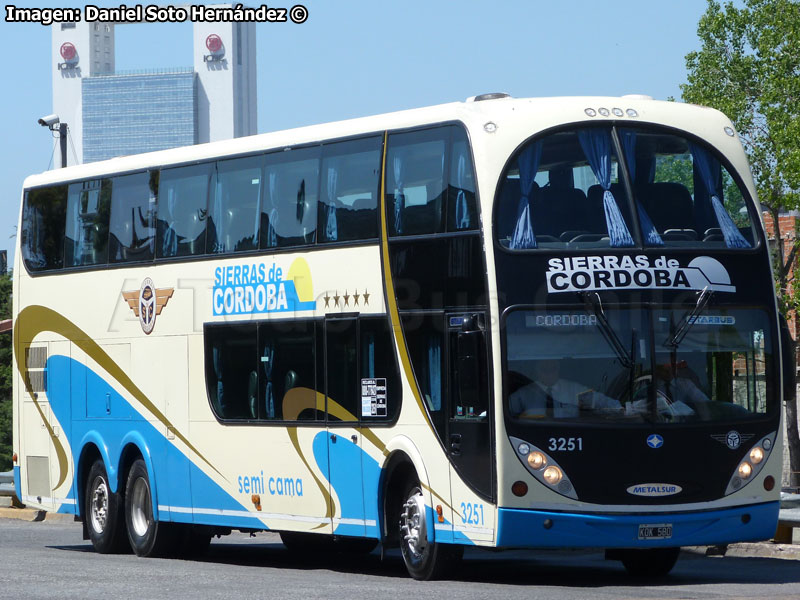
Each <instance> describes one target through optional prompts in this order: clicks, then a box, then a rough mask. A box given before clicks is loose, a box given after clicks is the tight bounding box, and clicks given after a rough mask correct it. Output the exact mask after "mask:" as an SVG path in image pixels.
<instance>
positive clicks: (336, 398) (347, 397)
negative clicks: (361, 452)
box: [325, 319, 361, 421]
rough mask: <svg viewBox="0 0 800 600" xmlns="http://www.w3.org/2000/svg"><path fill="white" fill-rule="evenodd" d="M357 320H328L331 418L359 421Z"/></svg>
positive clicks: (326, 356) (326, 365)
mask: <svg viewBox="0 0 800 600" xmlns="http://www.w3.org/2000/svg"><path fill="white" fill-rule="evenodd" d="M356 323H357V321H356V319H328V320H326V321H325V370H326V374H327V377H326V380H327V394H326V396H327V398H328V406H327V411H328V420H329V421H358V413H359V409H360V408H361V406H360V404H361V402H360V398H359V395H358V391H359V389H360V388H359V385H358V381H357V377H358V371H357V368H358V366H357V365H358V363H357V362H356ZM342 409H343V410H342Z"/></svg>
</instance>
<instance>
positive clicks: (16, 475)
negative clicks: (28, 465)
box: [13, 466, 22, 500]
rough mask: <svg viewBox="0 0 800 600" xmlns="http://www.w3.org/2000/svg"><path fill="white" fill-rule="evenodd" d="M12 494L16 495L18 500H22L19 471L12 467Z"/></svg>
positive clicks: (17, 468)
mask: <svg viewBox="0 0 800 600" xmlns="http://www.w3.org/2000/svg"><path fill="white" fill-rule="evenodd" d="M13 471H14V493H15V494H16V495H17V498H18V499H20V500H21V499H22V478H21V476H20V469H19V467H18V466H17V467H14V469H13Z"/></svg>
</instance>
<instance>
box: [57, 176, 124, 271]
mask: <svg viewBox="0 0 800 600" xmlns="http://www.w3.org/2000/svg"><path fill="white" fill-rule="evenodd" d="M111 187H112V185H111V180H110V179H103V180H98V179H96V180H92V181H83V182H80V183H73V184H71V185H70V186H69V193H68V196H67V223H66V232H65V240H64V263H65V265H66V266H67V267H77V266H83V265H100V264H105V263H107V262H108V220H109V214H110V212H111Z"/></svg>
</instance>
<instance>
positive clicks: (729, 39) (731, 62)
mask: <svg viewBox="0 0 800 600" xmlns="http://www.w3.org/2000/svg"><path fill="white" fill-rule="evenodd" d="M707 1H708V8H707V9H706V12H705V14H703V16H702V17H701V19H700V23H699V24H698V29H697V34H698V37H699V38H700V41H701V43H702V47H701V49H700V50H698V51H696V52H691V53H689V54H688V55H687V56H686V66H687V69H688V76H687V83H686V84H684V85H682V86H681V90H682V92H683V99H684V100H685V101H686V102H693V103H695V104H703V105H706V106H712V107H714V108H717V109H719V110H721V111H722V112H724V113H725V114H726V115H728V117H730V119H731V121H732V122H733V124H734V126H735V127H736V130H737V132H738V135H739V138H740V139H741V141H742V144H743V145H744V148H745V151H746V152H747V155H748V159H749V161H750V167H751V170H752V172H753V177H754V179H755V183H756V188H757V190H758V195H759V200H760V202H761V203H762V204H763V205H764V206H765V207H766V208H767V209H768V210H769V212H770V213H771V214H772V216H773V219H774V220H775V222H776V234H777V235H776V237H777V238H778V239H777V244H776V256H775V267H776V269H775V272H776V275H777V277H778V282H777V285H778V290H779V296H780V297H781V300H782V305H783V307H784V308H785V309H786V310H797V308H798V307H800V296H798V295H793V294H792V291H793V289H792V288H793V287H795V285H794V281H792V267H793V266H794V261H795V257H796V253H797V248H796V247H793V248H791V249H788V248H787V249H786V256H784V244H783V240H782V239H781V236H780V231H779V228H778V227H777V216H778V214H779V212H781V211H785V210H792V209H797V208H800V2H798V0H743V1H742V2H738V3H736V5H734V3H731V2H727V3H725V4H720V3H719V2H717V1H715V0H707ZM726 191H727V190H726ZM726 200H727V199H726ZM726 204H727V201H726Z"/></svg>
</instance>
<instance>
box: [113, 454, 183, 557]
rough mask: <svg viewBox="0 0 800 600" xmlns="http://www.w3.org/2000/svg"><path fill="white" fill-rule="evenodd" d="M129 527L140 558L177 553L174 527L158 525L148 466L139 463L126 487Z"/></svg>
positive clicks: (137, 462) (126, 510)
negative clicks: (154, 511) (154, 514)
mask: <svg viewBox="0 0 800 600" xmlns="http://www.w3.org/2000/svg"><path fill="white" fill-rule="evenodd" d="M125 523H126V525H127V526H128V540H129V541H130V543H131V548H133V551H134V552H135V553H136V555H137V556H164V555H168V554H171V553H173V552H174V551H175V550H176V548H175V546H176V543H177V541H178V540H177V536H176V535H175V533H176V532H175V530H174V528H173V525H172V523H165V522H163V521H156V519H155V517H154V516H153V501H152V495H151V492H150V478H149V477H148V475H147V466H146V465H145V464H144V461H143V460H142V459H140V458H139V459H137V460H135V461H134V463H133V465H132V466H131V470H130V471H129V473H128V482H127V484H126V486H125Z"/></svg>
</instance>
